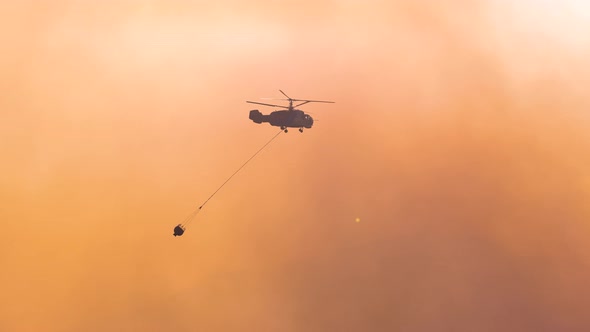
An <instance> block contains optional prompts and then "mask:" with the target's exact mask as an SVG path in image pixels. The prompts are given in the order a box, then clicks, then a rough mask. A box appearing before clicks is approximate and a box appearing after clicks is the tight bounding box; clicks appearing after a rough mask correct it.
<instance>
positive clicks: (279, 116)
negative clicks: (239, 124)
mask: <svg viewBox="0 0 590 332" xmlns="http://www.w3.org/2000/svg"><path fill="white" fill-rule="evenodd" d="M279 91H280V92H281V93H282V94H283V95H284V96H285V97H287V99H279V100H288V101H289V106H282V105H273V104H265V103H259V102H255V101H246V102H247V103H250V104H258V105H264V106H272V107H280V108H286V109H287V110H285V111H283V110H280V111H274V112H271V113H270V114H268V115H264V114H262V113H260V111H259V110H252V111H250V120H252V121H254V122H255V123H259V124H260V123H263V122H268V123H269V124H270V125H271V126H275V127H281V130H283V131H284V132H285V133H286V132H288V131H289V130H288V129H287V128H299V132H301V133H302V132H303V128H308V129H309V128H311V127H312V126H313V118H312V117H311V116H310V115H309V114H306V113H305V112H303V111H302V110H298V109H295V107H299V106H301V105H304V104H307V103H334V102H333V101H325V100H307V99H293V98H291V97H289V96H287V94H286V93H284V92H283V91H282V90H279ZM293 102H300V103H298V104H296V105H293Z"/></svg>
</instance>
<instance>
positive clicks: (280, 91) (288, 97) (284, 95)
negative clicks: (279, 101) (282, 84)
mask: <svg viewBox="0 0 590 332" xmlns="http://www.w3.org/2000/svg"><path fill="white" fill-rule="evenodd" d="M279 91H280V92H281V93H282V94H283V95H284V96H285V97H287V98H289V100H294V99H291V97H289V96H287V94H286V93H284V92H283V90H281V89H279Z"/></svg>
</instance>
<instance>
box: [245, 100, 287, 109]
mask: <svg viewBox="0 0 590 332" xmlns="http://www.w3.org/2000/svg"><path fill="white" fill-rule="evenodd" d="M246 102H247V103H250V104H258V105H264V106H272V107H281V108H287V109H288V108H289V107H288V106H282V105H273V104H265V103H258V102H255V101H246Z"/></svg>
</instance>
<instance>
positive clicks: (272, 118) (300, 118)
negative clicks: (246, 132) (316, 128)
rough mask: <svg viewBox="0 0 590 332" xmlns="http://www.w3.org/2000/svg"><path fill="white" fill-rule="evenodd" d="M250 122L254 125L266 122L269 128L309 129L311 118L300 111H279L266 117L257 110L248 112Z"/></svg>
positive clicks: (311, 123) (311, 122)
mask: <svg viewBox="0 0 590 332" xmlns="http://www.w3.org/2000/svg"><path fill="white" fill-rule="evenodd" d="M250 120H252V121H254V122H255V123H263V122H268V123H269V124H270V125H271V126H275V127H281V129H285V128H311V127H312V126H313V118H312V117H311V116H309V114H305V112H303V111H301V110H284V111H283V110H280V111H274V112H272V113H270V114H268V115H264V114H262V113H260V111H259V110H252V111H250Z"/></svg>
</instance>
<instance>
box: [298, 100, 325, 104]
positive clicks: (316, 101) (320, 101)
mask: <svg viewBox="0 0 590 332" xmlns="http://www.w3.org/2000/svg"><path fill="white" fill-rule="evenodd" d="M293 101H306V102H308V103H330V104H334V103H335V101H327V100H308V99H293Z"/></svg>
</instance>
